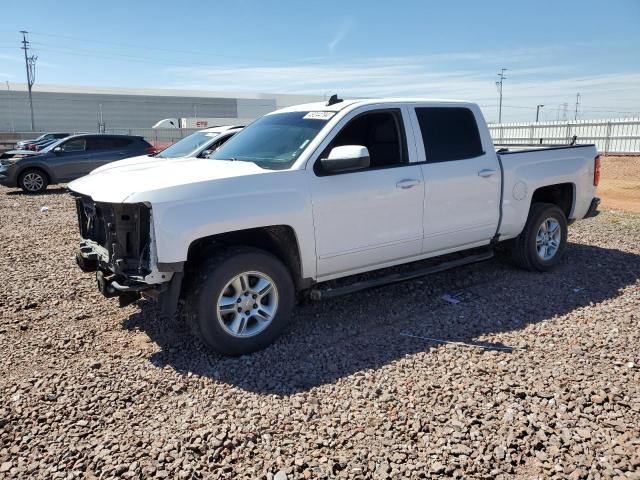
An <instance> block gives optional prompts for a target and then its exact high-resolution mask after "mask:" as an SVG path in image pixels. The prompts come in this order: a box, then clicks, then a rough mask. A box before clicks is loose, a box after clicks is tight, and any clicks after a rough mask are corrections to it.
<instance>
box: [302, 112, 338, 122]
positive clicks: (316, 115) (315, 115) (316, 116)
mask: <svg viewBox="0 0 640 480" xmlns="http://www.w3.org/2000/svg"><path fill="white" fill-rule="evenodd" d="M335 114H336V112H309V113H307V114H306V115H305V116H304V117H302V118H303V119H305V120H329V119H330V118H331V117H333V116H334V115H335Z"/></svg>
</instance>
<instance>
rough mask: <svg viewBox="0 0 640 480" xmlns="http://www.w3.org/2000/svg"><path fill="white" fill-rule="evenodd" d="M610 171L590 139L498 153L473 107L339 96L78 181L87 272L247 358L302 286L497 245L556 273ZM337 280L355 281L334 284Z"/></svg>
mask: <svg viewBox="0 0 640 480" xmlns="http://www.w3.org/2000/svg"><path fill="white" fill-rule="evenodd" d="M599 175H600V170H599V158H598V155H597V151H596V148H595V147H594V146H593V145H580V146H563V147H557V148H547V149H536V150H524V151H507V152H501V153H496V151H495V148H494V146H493V143H492V139H491V136H490V134H489V130H488V129H487V126H486V124H485V121H484V119H483V117H482V114H481V112H480V109H479V108H478V106H477V105H475V104H472V103H465V102H455V101H431V100H421V99H416V100H405V99H400V100H353V101H340V100H337V99H335V98H332V99H331V100H330V101H329V102H327V103H326V104H325V103H313V104H307V105H300V106H296V107H290V108H286V109H283V110H279V111H276V112H273V113H270V114H267V115H265V116H264V117H262V118H261V119H259V120H257V121H256V122H254V123H253V124H251V125H250V126H248V127H246V128H245V129H244V130H243V131H242V132H240V133H238V134H237V135H235V136H234V137H233V138H232V139H231V140H230V141H229V142H227V143H225V144H224V145H223V146H222V147H221V148H219V149H218V150H217V151H216V152H215V153H214V154H213V155H212V156H211V158H190V159H184V160H181V164H180V168H175V166H174V163H173V162H172V161H167V162H153V163H149V164H148V165H144V166H141V165H122V166H119V167H117V168H110V169H109V170H107V171H97V172H95V173H93V174H91V175H88V176H86V177H84V178H82V179H79V180H76V181H75V182H73V183H71V184H70V185H69V188H70V189H71V190H72V191H73V192H75V194H76V196H77V203H78V214H79V223H80V233H81V236H82V243H81V247H80V251H79V253H78V255H77V260H78V264H79V265H80V266H81V268H83V269H84V270H85V271H96V276H97V279H98V285H99V287H100V289H101V291H102V292H103V293H104V294H105V295H106V296H118V297H120V301H121V304H127V303H130V302H131V301H134V300H136V299H137V298H139V296H140V294H143V295H145V296H148V297H154V298H157V299H158V300H159V301H160V305H161V307H162V308H163V310H164V311H165V312H166V313H169V314H171V313H173V312H174V310H175V309H176V306H177V304H178V300H179V299H182V300H183V301H184V303H185V309H186V312H187V317H188V319H189V320H190V321H191V322H193V324H194V325H195V327H196V328H197V330H198V331H199V332H200V335H201V337H202V340H203V341H204V342H205V343H206V344H208V345H210V346H211V347H212V348H214V349H215V350H217V351H219V352H222V353H224V354H232V355H238V354H245V353H248V352H252V351H255V350H257V349H261V348H263V347H265V346H267V345H268V344H269V343H271V342H272V341H273V340H274V339H275V338H276V337H278V335H280V333H281V332H282V331H283V330H284V329H285V326H286V325H287V321H288V320H289V317H290V315H291V314H292V310H293V308H294V304H295V303H296V299H297V298H298V297H299V294H305V293H307V294H310V296H311V297H313V298H323V297H330V296H334V295H337V294H340V293H347V292H352V291H356V290H359V289H362V288H367V287H372V286H379V285H381V284H382V283H385V282H392V281H398V280H403V279H407V278H414V277H416V276H419V275H424V274H426V273H431V272H434V271H441V270H443V269H445V268H449V267H452V266H458V265H462V264H465V263H470V262H474V261H480V260H486V259H488V258H490V257H491V255H492V250H493V247H494V246H495V245H496V244H498V243H499V242H508V243H509V244H510V247H511V249H512V250H513V253H514V258H515V261H516V263H517V264H518V265H520V266H521V267H524V268H526V269H529V270H536V271H545V270H548V269H550V268H552V267H554V266H555V265H557V264H558V262H559V261H560V258H561V256H562V254H563V252H564V250H565V245H566V241H567V223H568V222H571V221H574V220H579V219H582V218H585V217H589V216H593V215H595V214H596V213H597V206H598V202H599V200H598V199H597V198H596V196H595V195H596V185H597V184H598V179H599ZM478 248H480V249H481V250H480V252H479V253H477V252H478V250H477V249H478ZM469 249H475V250H474V253H472V254H469V255H467V256H464V257H462V258H457V259H456V260H452V261H447V262H445V263H441V264H439V265H436V266H434V267H429V268H426V269H425V268H424V267H423V269H420V270H417V271H410V272H404V273H402V274H396V275H395V276H390V277H389V276H382V277H379V278H376V279H374V280H370V281H364V282H352V283H350V282H349V278H348V277H350V276H352V275H354V274H358V273H361V272H365V271H371V270H376V269H381V268H384V267H389V266H392V265H398V264H404V263H409V262H414V261H417V260H421V259H425V258H428V257H436V256H441V255H445V254H449V253H451V252H457V251H463V250H469ZM458 257H459V256H458ZM336 278H343V281H342V282H343V284H344V286H342V287H338V288H334V289H328V288H326V287H325V286H324V285H323V282H326V281H327V280H332V279H336Z"/></svg>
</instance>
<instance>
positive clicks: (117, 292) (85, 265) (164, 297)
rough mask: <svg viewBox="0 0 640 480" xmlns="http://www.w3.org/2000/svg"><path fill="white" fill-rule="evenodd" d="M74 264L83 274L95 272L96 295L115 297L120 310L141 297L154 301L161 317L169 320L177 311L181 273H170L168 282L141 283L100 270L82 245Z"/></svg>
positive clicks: (88, 247) (90, 252)
mask: <svg viewBox="0 0 640 480" xmlns="http://www.w3.org/2000/svg"><path fill="white" fill-rule="evenodd" d="M76 263H77V264H78V266H79V267H80V269H81V270H82V271H83V272H95V275H96V283H97V285H98V290H99V291H100V293H102V295H104V296H105V297H107V298H113V297H118V304H119V306H120V307H126V306H127V305H130V304H132V303H134V302H136V301H138V300H139V299H140V298H141V297H142V295H144V296H146V297H149V298H154V299H156V300H157V301H158V305H159V307H160V313H161V314H162V315H163V316H165V317H172V316H173V314H174V313H175V312H176V310H177V308H178V301H179V299H180V291H181V288H182V279H183V277H184V272H182V271H180V272H175V273H173V275H172V276H171V280H169V281H168V282H163V283H156V284H149V283H143V282H140V281H137V280H136V279H132V278H129V277H125V276H123V275H119V274H115V273H113V272H111V271H109V270H107V269H105V268H101V267H100V265H99V256H98V254H96V253H95V252H94V251H93V249H92V248H91V247H90V246H88V245H86V244H85V243H84V242H83V243H81V246H80V250H79V251H77V252H76Z"/></svg>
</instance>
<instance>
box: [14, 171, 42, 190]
mask: <svg viewBox="0 0 640 480" xmlns="http://www.w3.org/2000/svg"><path fill="white" fill-rule="evenodd" d="M47 185H49V179H48V178H47V174H46V173H44V172H43V171H42V170H39V169H37V168H28V169H27V170H25V171H24V172H22V173H21V174H20V177H18V186H19V187H20V188H21V189H22V190H24V191H25V192H26V193H40V192H44V191H45V190H46V189H47Z"/></svg>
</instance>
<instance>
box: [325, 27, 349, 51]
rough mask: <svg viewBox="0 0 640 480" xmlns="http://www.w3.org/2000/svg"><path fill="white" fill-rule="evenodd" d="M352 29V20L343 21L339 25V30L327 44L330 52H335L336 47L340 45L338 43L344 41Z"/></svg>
mask: <svg viewBox="0 0 640 480" xmlns="http://www.w3.org/2000/svg"><path fill="white" fill-rule="evenodd" d="M352 29H353V22H352V21H350V20H347V21H344V22H342V24H341V25H340V26H339V27H338V30H337V31H336V33H335V34H334V35H333V37H332V38H331V41H329V43H328V44H327V48H328V49H329V52H331V53H333V52H334V50H335V49H336V47H337V46H338V44H339V43H340V42H342V40H344V38H345V37H346V36H347V35H349V33H351V30H352Z"/></svg>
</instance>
